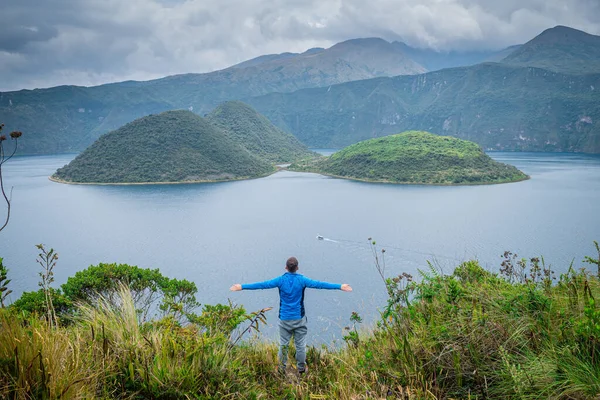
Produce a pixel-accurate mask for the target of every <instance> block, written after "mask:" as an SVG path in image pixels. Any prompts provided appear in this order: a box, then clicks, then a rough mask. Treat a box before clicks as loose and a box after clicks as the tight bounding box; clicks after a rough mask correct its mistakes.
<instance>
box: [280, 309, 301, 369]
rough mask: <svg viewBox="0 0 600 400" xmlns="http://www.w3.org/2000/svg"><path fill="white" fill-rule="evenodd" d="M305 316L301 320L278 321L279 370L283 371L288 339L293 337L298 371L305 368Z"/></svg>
mask: <svg viewBox="0 0 600 400" xmlns="http://www.w3.org/2000/svg"><path fill="white" fill-rule="evenodd" d="M307 331H308V329H307V327H306V316H304V317H302V319H293V320H287V321H283V320H279V370H280V371H285V366H286V364H287V357H288V348H289V344H290V339H291V338H292V336H294V344H295V345H296V364H297V366H298V371H304V368H306V332H307Z"/></svg>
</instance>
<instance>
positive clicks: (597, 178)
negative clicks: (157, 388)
mask: <svg viewBox="0 0 600 400" xmlns="http://www.w3.org/2000/svg"><path fill="white" fill-rule="evenodd" d="M490 155H491V156H492V157H493V158H495V159H497V160H500V161H502V162H506V163H510V164H513V165H515V166H517V167H518V168H520V169H521V170H523V171H524V172H525V173H527V174H529V175H530V176H531V179H530V180H527V181H523V182H518V183H511V184H504V185H490V186H455V187H434V186H401V185H387V184H368V183H361V182H353V181H347V180H342V179H334V178H328V177H323V176H320V175H316V174H306V173H295V172H289V171H282V172H278V173H276V174H274V175H271V176H269V177H266V178H262V179H256V180H249V181H240V182H227V183H215V184H194V185H152V186H79V185H63V184H58V183H53V182H51V181H49V180H48V176H49V175H51V174H52V173H53V172H54V171H55V170H56V169H57V168H58V167H61V166H63V165H64V164H67V163H68V162H69V161H70V160H71V159H72V158H73V157H74V155H57V156H38V157H16V158H14V159H12V160H11V161H9V162H8V163H7V164H5V166H4V170H3V171H4V177H5V185H6V186H7V187H8V188H10V187H13V188H14V190H13V194H12V197H13V208H12V217H11V220H10V223H9V225H8V227H7V228H6V229H5V230H4V231H2V232H1V233H0V256H1V257H4V264H5V265H6V266H7V267H8V268H9V269H10V276H9V277H10V278H12V283H11V286H12V289H13V290H14V293H13V294H12V296H11V299H12V300H14V299H16V298H18V296H19V295H20V293H21V292H23V291H30V290H37V289H38V286H37V282H38V280H39V277H38V272H39V271H40V267H39V265H37V264H36V262H35V259H36V256H37V253H38V252H37V249H36V248H35V245H36V244H38V243H44V244H45V245H46V246H47V247H53V248H54V249H55V250H56V251H57V252H58V253H59V255H60V259H59V261H58V265H57V267H56V268H55V277H56V282H55V285H56V286H58V285H60V284H62V283H64V282H65V281H66V279H67V278H68V277H69V276H71V275H73V274H74V273H75V272H76V271H78V270H82V269H85V268H86V267H88V266H90V265H96V264H98V263H100V262H118V263H128V264H132V265H137V266H139V267H144V268H159V269H160V270H161V272H162V273H163V274H165V275H167V276H169V277H174V278H185V279H188V280H191V281H193V282H195V283H196V285H197V286H198V289H199V293H198V299H199V301H200V302H201V303H205V304H207V303H208V304H215V303H218V302H221V303H224V302H227V301H228V299H231V300H232V301H234V302H235V303H238V304H243V305H244V306H245V307H246V309H247V310H249V311H253V310H257V309H260V308H263V307H267V306H272V307H275V309H274V310H273V311H271V312H270V314H269V317H268V321H269V324H270V327H269V328H268V329H266V331H265V332H264V333H263V334H262V337H263V338H266V339H273V338H275V334H276V333H275V329H274V326H276V322H277V312H276V309H277V306H278V293H277V291H276V290H270V291H244V292H237V293H232V292H229V290H228V288H229V286H230V285H231V284H233V283H237V282H242V283H243V282H255V281H260V280H265V279H269V278H272V277H274V276H276V275H278V274H280V273H283V269H284V263H285V260H286V259H287V258H288V257H289V256H292V255H293V256H296V257H297V258H298V259H299V260H300V272H301V273H303V274H305V275H307V276H309V277H311V278H313V279H319V280H325V281H332V282H338V283H350V284H351V285H352V286H353V288H354V291H353V292H352V293H343V292H340V291H314V290H313V291H310V292H307V294H306V309H307V316H308V319H309V330H310V333H311V336H310V338H311V341H312V343H319V342H327V343H330V342H331V341H332V340H334V341H335V340H336V339H337V340H339V339H340V338H341V336H342V334H343V331H342V328H343V327H344V326H345V325H346V324H347V320H348V317H349V315H350V313H351V312H352V311H358V312H359V313H361V314H362V315H363V316H364V317H365V319H366V320H367V321H372V320H373V319H374V318H375V317H376V316H377V309H378V307H381V306H382V305H383V304H384V303H385V293H384V286H383V284H382V282H381V280H380V278H379V276H378V274H377V273H376V271H375V268H374V265H373V257H372V254H371V250H370V248H369V244H368V241H367V238H368V237H372V238H374V239H375V240H377V242H378V246H379V247H380V248H385V249H386V253H385V254H386V268H387V271H386V272H387V273H388V275H390V276H392V275H398V274H400V273H402V272H408V273H411V274H413V275H414V276H417V275H418V272H417V270H418V269H424V268H425V269H426V265H427V264H426V260H432V261H434V262H435V263H436V265H438V266H439V267H440V268H442V269H443V270H444V271H446V272H451V271H452V269H453V267H454V266H456V265H458V264H459V263H460V262H461V261H463V260H468V259H478V260H480V262H481V263H482V265H484V266H485V267H487V268H488V269H491V270H497V269H498V268H499V264H500V261H501V260H500V255H501V254H502V253H503V252H504V251H505V250H511V251H513V252H515V253H517V254H519V256H523V257H528V258H529V257H534V256H540V255H542V256H544V259H545V261H546V264H550V265H552V267H553V268H554V269H556V270H558V271H565V270H566V269H567V268H568V266H569V264H570V262H571V261H572V260H574V262H575V266H576V267H581V266H586V265H588V264H582V263H581V260H582V259H583V257H584V256H585V255H594V256H595V254H594V251H595V249H594V247H593V243H592V241H593V240H600V212H599V205H600V157H599V156H592V155H574V154H539V153H491V154H490ZM0 207H1V208H0V210H1V214H0V215H1V216H2V218H3V217H4V215H5V214H4V206H3V205H0ZM317 235H322V236H323V237H324V240H318V239H317Z"/></svg>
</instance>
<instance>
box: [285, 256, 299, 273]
mask: <svg viewBox="0 0 600 400" xmlns="http://www.w3.org/2000/svg"><path fill="white" fill-rule="evenodd" d="M285 266H286V268H287V270H288V271H290V272H296V271H297V270H298V259H297V258H296V257H290V258H288V259H287V261H286V262H285Z"/></svg>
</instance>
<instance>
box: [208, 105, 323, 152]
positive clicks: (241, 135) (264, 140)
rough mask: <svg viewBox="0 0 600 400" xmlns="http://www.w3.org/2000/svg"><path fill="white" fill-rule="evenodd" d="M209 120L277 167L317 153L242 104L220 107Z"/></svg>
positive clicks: (210, 115)
mask: <svg viewBox="0 0 600 400" xmlns="http://www.w3.org/2000/svg"><path fill="white" fill-rule="evenodd" d="M206 119H207V120H208V122H210V123H211V124H214V125H216V126H218V127H219V128H221V129H223V130H224V131H226V132H227V133H228V134H229V136H230V137H231V138H232V139H233V140H234V141H236V142H238V143H241V144H242V145H243V146H244V147H245V148H246V149H247V150H248V151H250V152H251V153H253V154H255V155H257V156H259V157H261V158H263V159H265V160H267V161H270V162H274V163H288V162H292V161H294V160H298V159H302V158H306V157H310V156H313V155H314V153H313V152H312V151H310V150H308V148H307V147H306V146H305V145H304V144H302V143H300V141H299V140H298V139H296V137H295V136H294V135H292V134H290V133H287V132H284V131H282V130H281V129H279V128H277V127H276V126H275V125H273V124H272V123H271V121H269V120H268V119H267V118H265V117H264V116H263V115H261V114H259V113H258V112H256V110H254V109H253V108H252V107H250V106H249V105H247V104H245V103H242V102H241V101H228V102H225V103H223V104H220V105H219V106H218V107H217V108H215V109H214V110H213V111H212V112H211V113H210V114H208V115H207V116H206Z"/></svg>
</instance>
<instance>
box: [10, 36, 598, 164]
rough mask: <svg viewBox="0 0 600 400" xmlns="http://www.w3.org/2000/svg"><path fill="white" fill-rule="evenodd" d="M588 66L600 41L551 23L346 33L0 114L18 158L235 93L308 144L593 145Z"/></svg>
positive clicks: (45, 94) (32, 98)
mask: <svg viewBox="0 0 600 400" xmlns="http://www.w3.org/2000/svg"><path fill="white" fill-rule="evenodd" d="M488 60H492V61H496V62H495V63H487V62H486V61H488ZM498 61H499V62H498ZM482 62H483V63H482ZM472 64H475V65H472ZM465 65H466V66H465ZM457 66H462V67H461V68H451V69H444V70H442V71H437V72H426V70H435V69H439V68H448V67H457ZM533 67H535V68H538V69H533ZM598 74H600V37H598V36H593V35H589V34H586V33H584V32H581V31H577V30H575V29H571V28H566V27H560V26H559V27H556V28H552V29H549V30H547V31H544V32H543V33H542V34H540V35H539V36H537V37H536V38H534V39H532V40H531V41H529V42H528V43H526V44H524V45H522V46H514V47H511V48H508V49H505V50H502V51H500V52H471V53H456V52H451V53H439V52H433V51H431V50H423V49H414V48H411V47H409V46H407V45H405V44H403V43H400V42H393V43H389V42H386V41H384V40H382V39H377V38H368V39H355V40H349V41H346V42H342V43H338V44H337V45H335V46H332V47H331V48H329V49H318V48H317V49H311V50H308V51H306V52H304V53H301V54H295V53H283V54H277V55H266V56H262V57H258V58H255V59H252V60H248V61H246V62H243V63H241V64H237V65H234V66H232V67H230V68H227V69H224V70H221V71H215V72H211V73H207V74H184V75H176V76H169V77H166V78H162V79H158V80H153V81H147V82H133V81H128V82H120V83H114V84H108V85H102V86H96V87H89V88H88V87H76V86H60V87H56V88H50V89H37V90H22V91H15V92H4V93H0V121H1V122H3V123H5V124H6V128H7V129H9V130H10V129H18V130H20V131H23V132H24V133H25V134H26V135H25V136H24V139H23V141H22V142H21V143H22V145H23V147H22V148H21V150H20V153H21V154H24V153H29V154H36V153H37V154H43V153H60V152H69V151H71V152H72V151H81V150H82V149H84V148H85V147H87V146H88V145H89V144H91V143H92V142H93V141H94V140H96V139H97V138H98V137H99V136H100V135H101V134H103V133H105V132H108V131H110V130H114V129H117V128H119V127H120V126H122V125H124V124H125V123H127V122H130V121H132V120H134V119H136V118H139V117H142V116H145V115H148V114H156V113H159V112H162V111H166V110H173V109H188V110H192V111H194V112H195V113H198V114H201V115H202V114H204V113H207V112H209V111H210V110H213V109H214V108H215V107H216V106H217V105H218V104H220V103H221V102H223V101H226V100H239V99H243V100H245V101H246V102H248V103H250V104H252V105H254V106H256V107H257V108H258V109H259V111H261V112H262V113H264V114H265V115H267V116H268V117H269V118H270V119H271V120H272V121H273V122H275V123H276V124H277V125H278V126H279V127H281V128H283V129H285V130H287V131H288V132H291V133H293V134H294V135H295V136H296V137H298V138H299V139H300V140H301V141H303V142H304V143H305V144H307V145H309V146H321V145H331V146H333V145H335V146H341V145H347V144H351V143H354V142H356V141H358V140H362V139H366V138H369V137H373V136H377V135H383V134H389V133H398V132H400V131H402V130H406V129H417V130H429V131H433V132H437V133H443V134H453V135H457V136H459V137H462V138H467V139H469V140H473V141H475V142H477V143H479V144H481V145H483V146H485V147H486V148H491V149H514V150H517V149H527V150H539V151H541V150H554V151H586V152H600V143H599V141H598V138H597V137H598V136H599V135H600V133H599V130H600V128H599V125H598V121H599V119H600V112H599V110H598V108H599V107H600V106H599V104H600V101H598V97H597V96H598V95H597V93H598V90H600V78H599V75H598ZM390 76H396V77H395V78H389V77H390ZM334 94H335V98H334ZM534 138H535V139H534Z"/></svg>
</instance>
